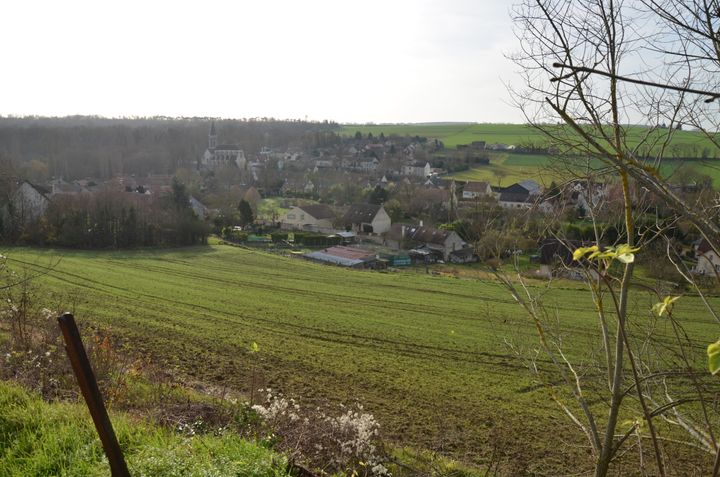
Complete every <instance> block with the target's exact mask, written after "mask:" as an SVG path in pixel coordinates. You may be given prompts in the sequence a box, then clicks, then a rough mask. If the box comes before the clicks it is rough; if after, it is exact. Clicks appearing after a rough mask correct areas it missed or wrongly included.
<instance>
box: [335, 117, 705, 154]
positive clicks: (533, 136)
mask: <svg viewBox="0 0 720 477" xmlns="http://www.w3.org/2000/svg"><path fill="white" fill-rule="evenodd" d="M357 131H360V132H361V133H363V134H368V133H372V134H373V135H374V136H379V135H380V133H383V134H384V135H385V136H389V135H391V134H396V135H399V136H421V137H427V138H433V139H440V140H441V141H442V142H443V143H444V144H445V147H447V148H451V149H454V148H455V147H456V146H457V145H458V144H470V143H471V142H473V141H485V142H486V143H488V144H492V143H504V144H515V145H518V144H535V145H537V146H540V145H542V144H545V143H546V142H547V141H546V139H545V136H544V135H543V134H542V133H541V132H540V131H539V130H538V129H535V128H532V127H530V126H527V125H524V124H489V123H488V124H478V123H451V124H422V123H421V124H372V125H353V124H347V125H344V126H342V128H341V129H340V133H341V134H345V135H348V136H351V135H353V134H355V133H356V132H357ZM660 133H662V131H660ZM647 134H648V129H647V128H643V127H639V126H635V127H630V128H628V129H627V135H628V138H627V143H628V145H630V146H631V147H634V146H635V145H637V144H638V143H639V142H640V141H641V140H643V139H645V138H646V135H647ZM671 144H672V146H676V147H680V148H684V149H687V150H688V151H690V150H695V151H696V152H697V155H698V157H699V156H700V154H701V153H702V150H703V149H708V150H709V151H710V157H714V156H717V154H713V153H712V152H713V151H717V148H716V147H715V146H713V145H712V143H711V142H710V141H709V140H708V139H707V138H706V137H704V136H703V135H702V134H699V133H697V132H694V131H676V132H675V135H674V137H673V141H672V143H671ZM693 148H694V149H693Z"/></svg>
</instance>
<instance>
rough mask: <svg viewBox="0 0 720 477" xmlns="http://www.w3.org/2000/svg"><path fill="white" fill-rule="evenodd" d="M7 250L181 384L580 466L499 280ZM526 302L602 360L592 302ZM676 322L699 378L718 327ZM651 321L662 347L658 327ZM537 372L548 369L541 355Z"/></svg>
mask: <svg viewBox="0 0 720 477" xmlns="http://www.w3.org/2000/svg"><path fill="white" fill-rule="evenodd" d="M3 254H7V255H8V256H9V258H10V261H9V263H10V265H11V266H12V267H13V268H14V269H16V270H22V269H26V270H30V271H34V272H38V273H42V274H41V275H40V276H38V277H37V278H36V279H35V280H34V281H33V283H34V284H35V285H36V286H37V287H38V288H37V292H38V293H39V294H41V295H42V296H44V297H45V298H46V299H47V303H48V306H51V307H55V306H57V305H60V306H62V307H64V308H67V309H72V310H74V311H75V314H76V316H77V319H78V321H79V323H80V324H81V326H86V327H87V326H91V325H93V324H98V325H110V326H111V327H112V329H113V330H114V332H115V333H118V334H119V335H120V336H122V337H124V338H125V342H126V344H127V345H128V346H129V347H130V348H131V349H133V350H134V351H136V352H141V353H144V354H146V355H150V356H153V357H154V358H155V360H156V362H158V363H161V364H162V365H163V366H165V367H167V368H168V369H172V370H174V371H175V372H176V373H177V375H178V376H180V377H182V378H183V379H185V380H187V381H189V382H192V381H193V380H198V381H204V382H210V383H214V384H217V385H228V386H232V387H234V388H237V389H239V390H242V391H245V392H249V390H250V389H251V387H256V388H260V387H268V386H269V387H271V388H273V389H278V390H281V391H282V392H285V393H287V394H291V395H293V396H295V397H297V398H299V399H300V400H301V401H303V402H305V403H318V404H320V403H325V404H327V403H330V404H329V405H332V406H334V405H338V403H340V402H344V403H346V404H349V403H353V402H355V401H359V402H361V403H363V404H364V405H365V408H366V409H368V410H369V411H371V412H373V413H374V414H375V415H376V416H377V417H378V418H379V420H380V422H381V423H382V425H383V431H384V433H385V435H386V436H387V437H389V438H390V439H393V440H395V441H396V442H402V443H403V444H406V445H412V446H416V447H427V448H432V449H436V450H441V451H443V452H446V453H450V454H453V455H455V456H457V457H461V458H465V459H467V460H473V459H479V460H481V459H482V458H483V457H487V455H488V453H489V452H491V450H492V448H491V447H492V445H496V444H497V443H498V442H499V440H502V442H504V444H503V448H504V449H505V450H506V451H507V452H509V453H514V454H517V455H518V456H521V455H523V454H526V455H527V456H533V461H534V462H536V463H537V464H536V465H537V466H538V467H537V469H538V471H540V470H543V469H544V470H543V472H544V473H548V472H549V473H553V471H552V469H555V471H556V472H557V469H560V468H562V466H564V465H566V463H567V462H573V459H574V458H575V457H576V458H577V459H579V460H578V462H584V460H583V459H585V458H586V456H587V454H586V450H585V448H584V447H583V446H584V443H583V439H582V438H581V437H580V436H579V434H578V432H577V431H576V430H575V429H574V428H573V427H572V426H571V425H570V424H569V423H568V420H567V419H566V418H565V417H564V416H563V415H562V413H561V412H560V411H559V409H558V408H557V407H556V406H555V405H554V404H553V403H552V402H551V400H550V398H549V395H548V389H547V388H546V387H545V386H543V385H542V383H539V382H538V381H536V380H535V379H534V378H533V377H532V376H531V374H530V373H529V371H528V369H527V368H528V366H529V365H530V364H531V361H530V360H529V359H528V358H527V356H534V352H533V349H534V348H535V347H536V339H535V331H534V328H533V326H532V324H531V323H530V321H529V320H528V318H527V317H526V316H525V315H524V314H523V312H522V310H521V308H519V306H518V305H517V304H516V303H514V301H513V299H512V298H511V297H510V295H509V294H508V293H507V292H506V291H504V290H503V289H501V288H500V287H499V286H498V285H497V283H495V282H493V281H481V280H468V279H455V278H451V277H448V276H433V275H425V274H419V273H405V272H389V273H379V272H359V271H349V270H344V269H340V268H335V267H328V266H323V265H316V264H312V263H308V262H305V261H301V260H299V259H293V258H286V257H282V256H278V255H271V254H267V253H262V252H257V251H253V250H245V249H240V248H235V247H230V246H222V245H210V246H204V247H193V248H185V249H175V250H138V251H131V252H81V251H58V250H54V251H53V250H31V249H19V248H16V249H9V250H4V251H3ZM533 291H536V292H542V293H543V301H544V302H545V303H546V304H548V305H550V306H552V309H553V310H557V321H558V324H559V330H561V332H562V333H563V334H564V345H565V346H566V351H567V354H568V356H569V357H570V358H571V359H576V358H577V359H579V358H582V360H583V361H584V362H585V363H586V364H589V363H592V362H593V361H594V360H596V359H599V356H601V348H600V343H599V341H598V339H597V338H598V330H597V324H596V323H597V320H596V318H595V316H594V313H593V310H592V304H591V301H590V296H589V295H588V293H587V292H585V291H583V290H582V289H580V288H564V289H551V290H544V289H541V288H537V289H533ZM654 301H655V299H653V298H652V297H651V296H649V295H647V294H646V293H644V292H639V291H638V292H636V293H635V294H634V295H633V310H634V313H635V316H634V318H633V320H637V322H642V323H644V322H646V320H649V319H651V315H650V313H649V310H650V307H651V305H652V303H653V302H654ZM713 302H714V303H716V299H713ZM677 314H678V316H682V320H683V323H684V325H685V326H686V328H687V331H688V333H689V334H690V336H691V337H692V338H693V340H695V344H696V346H695V350H694V351H695V355H694V356H693V358H694V359H696V360H697V363H698V367H700V368H702V367H703V363H704V361H703V359H704V347H705V346H706V344H707V342H709V341H711V340H712V339H714V338H715V337H716V334H717V333H716V330H717V324H716V323H715V322H714V321H712V319H711V318H710V317H709V316H708V315H707V314H706V313H705V312H704V310H703V308H702V304H701V302H700V301H699V300H698V299H696V298H693V297H689V296H686V297H684V298H683V299H682V300H681V302H679V304H678V305H677ZM656 326H657V330H658V332H659V333H661V334H668V336H669V333H670V331H669V329H668V327H669V325H668V324H667V323H666V322H663V321H659V322H658V323H657V325H656ZM253 342H256V343H257V344H258V345H259V348H260V352H259V353H257V354H253V353H251V352H250V346H251V344H252V343H253ZM511 345H512V348H511ZM516 351H519V353H520V354H521V357H518V356H517V355H516V353H515V352H516ZM537 365H538V366H539V367H540V368H541V369H543V368H545V367H546V361H545V359H544V357H543V356H542V355H539V356H538V360H537ZM253 367H256V368H257V370H258V371H257V373H253V371H252V369H253ZM588 370H589V371H588V373H589V376H592V373H593V371H592V368H591V367H590V368H588ZM253 375H255V379H254V380H253ZM588 379H592V378H588ZM601 381H602V379H601V378H599V379H598V382H601ZM498 436H500V437H498ZM540 437H543V438H542V439H540ZM572 456H575V457H572Z"/></svg>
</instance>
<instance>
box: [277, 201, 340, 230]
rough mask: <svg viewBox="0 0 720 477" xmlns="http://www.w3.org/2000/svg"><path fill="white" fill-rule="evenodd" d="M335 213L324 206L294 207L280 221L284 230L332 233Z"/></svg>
mask: <svg viewBox="0 0 720 477" xmlns="http://www.w3.org/2000/svg"><path fill="white" fill-rule="evenodd" d="M334 219H335V212H334V211H333V210H332V209H331V208H330V207H329V206H327V205H325V204H314V205H302V206H295V207H293V208H292V209H290V210H289V211H288V212H287V213H286V214H285V215H284V216H283V217H282V219H281V220H280V227H281V228H282V229H285V230H309V231H313V232H331V231H333V220H334Z"/></svg>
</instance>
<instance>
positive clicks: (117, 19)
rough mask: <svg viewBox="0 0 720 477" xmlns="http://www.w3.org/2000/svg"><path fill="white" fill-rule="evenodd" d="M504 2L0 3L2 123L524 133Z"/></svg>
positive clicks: (506, 0) (25, 0)
mask: <svg viewBox="0 0 720 477" xmlns="http://www.w3.org/2000/svg"><path fill="white" fill-rule="evenodd" d="M511 3H512V1H511V0H502V1H491V0H363V1H341V0H304V1H298V0H262V1H261V0H256V1H241V0H235V1H230V0H228V1H220V0H217V1H216V0H202V1H200V0H198V1H192V2H191V1H172V2H170V1H155V0H142V1H136V0H123V1H104V0H103V1H75V0H63V1H33V0H23V1H11V0H8V1H3V2H2V3H0V45H2V46H1V47H0V48H1V50H0V51H2V61H3V68H2V73H1V74H0V115H11V114H12V115H30V114H37V115H57V116H61V115H69V114H98V115H103V116H135V115H138V116H147V115H168V116H220V117H229V118H242V117H263V116H267V117H271V116H272V117H276V118H305V117H307V118H308V119H314V120H322V119H333V120H336V121H340V122H425V121H478V122H521V121H522V118H521V116H520V114H519V113H518V112H517V111H516V110H515V109H514V108H513V107H512V106H509V105H508V104H507V103H508V93H507V91H506V89H505V86H504V82H507V81H512V80H513V77H514V76H515V74H514V71H515V69H516V68H515V66H514V65H513V64H512V63H511V62H509V61H508V60H506V59H505V58H504V56H503V53H506V52H510V51H512V50H514V49H516V45H515V38H514V36H513V35H512V32H511V25H510V18H509V13H508V10H509V8H510V6H511Z"/></svg>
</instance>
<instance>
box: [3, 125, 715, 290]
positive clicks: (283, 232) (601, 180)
mask: <svg viewBox="0 0 720 477" xmlns="http://www.w3.org/2000/svg"><path fill="white" fill-rule="evenodd" d="M223 125H224V122H222V121H219V122H216V121H212V120H210V121H205V122H203V123H202V126H204V128H205V131H206V137H205V139H204V141H202V142H204V144H202V143H200V144H198V143H197V142H196V143H195V145H194V148H195V150H196V151H197V152H196V153H195V154H192V153H190V154H186V156H187V157H186V159H185V160H178V161H176V162H175V163H174V164H172V165H171V166H168V167H167V168H166V170H165V173H157V172H156V171H149V172H147V173H132V172H131V173H128V172H125V171H123V172H121V171H112V170H110V169H112V168H113V166H112V164H111V165H110V166H109V167H108V170H105V171H103V174H100V175H98V176H92V177H82V178H79V177H72V175H73V174H72V173H67V172H66V171H67V170H68V166H67V164H65V165H64V166H63V167H64V171H65V173H63V167H61V166H58V165H57V164H54V165H53V164H51V166H53V168H54V169H56V170H55V171H53V172H60V173H59V174H50V171H49V169H50V167H49V165H48V164H46V163H43V162H42V161H40V160H37V159H36V160H31V161H29V162H27V161H26V162H24V163H21V166H20V167H18V166H17V165H13V164H12V163H10V162H7V161H6V162H5V163H4V164H5V166H4V167H5V168H6V169H7V170H8V173H7V174H6V175H5V177H6V178H9V179H8V180H6V182H5V184H3V192H4V200H3V202H4V204H3V207H2V209H1V210H2V212H1V213H0V230H1V231H2V237H3V240H5V241H6V242H12V243H31V244H38V245H59V246H66V247H79V248H125V247H135V246H144V245H156V244H178V245H183V244H193V243H201V242H204V241H205V240H206V239H207V236H208V234H211V233H214V234H217V235H218V236H220V237H222V238H223V239H224V240H227V241H230V242H234V243H239V244H243V245H246V246H253V247H262V248H268V249H273V250H279V251H282V252H283V253H291V254H293V255H297V256H302V257H303V258H306V259H308V260H313V261H317V262H322V263H328V264H333V265H338V266H345V267H352V268H372V269H378V268H386V267H399V266H408V265H412V264H424V265H427V264H430V263H438V262H440V263H455V264H464V263H475V262H478V261H480V262H487V261H490V263H494V261H498V260H503V259H508V258H510V257H513V256H518V255H522V256H525V257H526V258H527V261H528V262H529V265H528V267H527V268H528V270H529V271H531V272H532V273H533V274H534V275H535V276H538V277H548V278H549V277H552V276H554V275H556V274H559V273H560V274H564V275H567V276H572V275H573V272H572V257H571V253H570V252H571V251H572V250H573V249H574V248H577V247H579V246H581V245H582V244H583V243H585V242H586V241H588V240H591V239H593V238H594V232H593V228H592V223H591V221H590V218H591V217H592V219H594V220H596V221H600V222H602V223H605V224H608V225H609V229H608V230H609V233H608V236H607V237H606V240H607V241H608V243H612V240H613V239H612V237H611V236H610V235H612V230H613V228H612V224H613V221H615V220H616V219H617V216H618V214H617V211H618V207H619V204H620V196H621V191H620V188H619V184H618V183H617V182H614V181H613V180H612V179H611V178H608V177H604V176H602V174H600V173H594V172H592V171H589V172H588V171H586V172H585V173H578V169H571V168H568V169H567V170H566V171H565V172H566V174H565V175H563V174H561V173H560V172H558V173H556V174H555V175H553V176H552V177H553V180H551V181H550V183H548V182H547V180H545V181H543V180H541V178H539V177H537V176H533V175H527V176H522V175H520V176H516V177H513V179H516V180H508V177H507V175H508V174H507V169H502V168H499V167H497V166H496V165H495V158H496V157H498V155H511V156H512V157H521V158H534V157H537V156H538V155H553V154H555V153H556V152H557V151H552V150H548V149H545V148H542V147H539V146H537V145H532V144H504V143H490V142H486V141H483V140H475V141H472V142H470V143H468V144H460V145H457V146H456V147H454V148H446V147H445V145H444V144H443V142H442V141H441V140H439V139H436V138H432V137H420V136H407V135H406V136H400V135H397V134H389V135H387V136H386V135H385V134H384V133H380V134H379V135H377V136H374V135H373V134H372V133H368V134H363V133H361V132H359V131H358V132H356V133H355V134H354V135H353V134H351V135H340V134H336V133H335V132H333V130H332V128H331V127H330V128H325V129H324V130H321V131H316V132H314V133H307V132H305V133H303V134H302V135H296V136H295V139H296V140H291V141H288V142H287V143H286V145H284V146H283V147H278V146H272V145H267V144H269V142H268V141H266V143H265V144H262V141H257V140H256V139H257V136H262V135H261V134H254V135H252V136H250V137H251V139H252V140H248V139H247V137H248V136H245V138H246V139H245V141H241V140H236V139H235V138H234V137H233V136H231V132H232V131H233V129H232V128H231V127H227V128H226V129H227V131H224V130H223ZM264 135H265V136H266V137H267V136H268V133H264ZM236 136H237V135H236ZM243 142H244V143H243ZM191 150H192V148H191ZM193 156H194V157H193ZM16 164H17V163H16ZM119 169H122V167H120V168H119ZM136 169H137V168H136ZM464 171H480V172H483V173H484V175H483V177H484V178H485V180H467V179H465V180H462V179H456V178H455V176H456V175H457V174H458V173H459V172H464ZM568 171H570V172H571V173H567V172H568ZM76 175H77V174H76ZM517 179H519V180H517ZM674 187H675V190H676V192H677V193H678V194H681V195H684V196H687V197H690V196H692V197H694V198H697V199H698V200H702V197H703V194H704V193H705V192H706V191H709V190H711V183H710V181H709V180H707V179H705V180H704V181H703V179H702V178H700V179H698V178H695V177H688V178H686V179H685V180H684V181H683V182H680V183H678V184H677V185H675V186H674ZM633 193H636V194H637V203H638V206H642V207H650V208H652V210H654V211H655V212H657V213H658V214H662V211H663V206H662V204H653V203H650V202H647V200H646V199H645V197H644V196H643V195H642V191H639V190H638V191H635V190H634V191H633ZM560 236H561V237H562V239H559V238H558V237H560ZM676 246H677V248H678V250H679V251H680V252H681V253H682V254H683V255H684V256H685V257H686V258H687V259H688V260H690V261H692V264H693V265H692V266H693V269H694V270H696V272H697V273H700V274H705V273H711V272H713V271H714V270H715V268H716V266H718V265H720V260H719V259H718V257H715V256H710V255H712V254H713V253H714V252H712V251H711V250H709V249H708V248H707V247H706V246H705V245H704V244H703V243H702V241H700V240H699V237H695V236H693V235H691V234H689V235H687V236H681V237H678V241H677V244H676ZM708 254H710V255H708ZM654 273H655V275H656V276H657V277H658V278H671V276H672V272H669V275H667V271H666V270H657V271H654Z"/></svg>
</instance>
